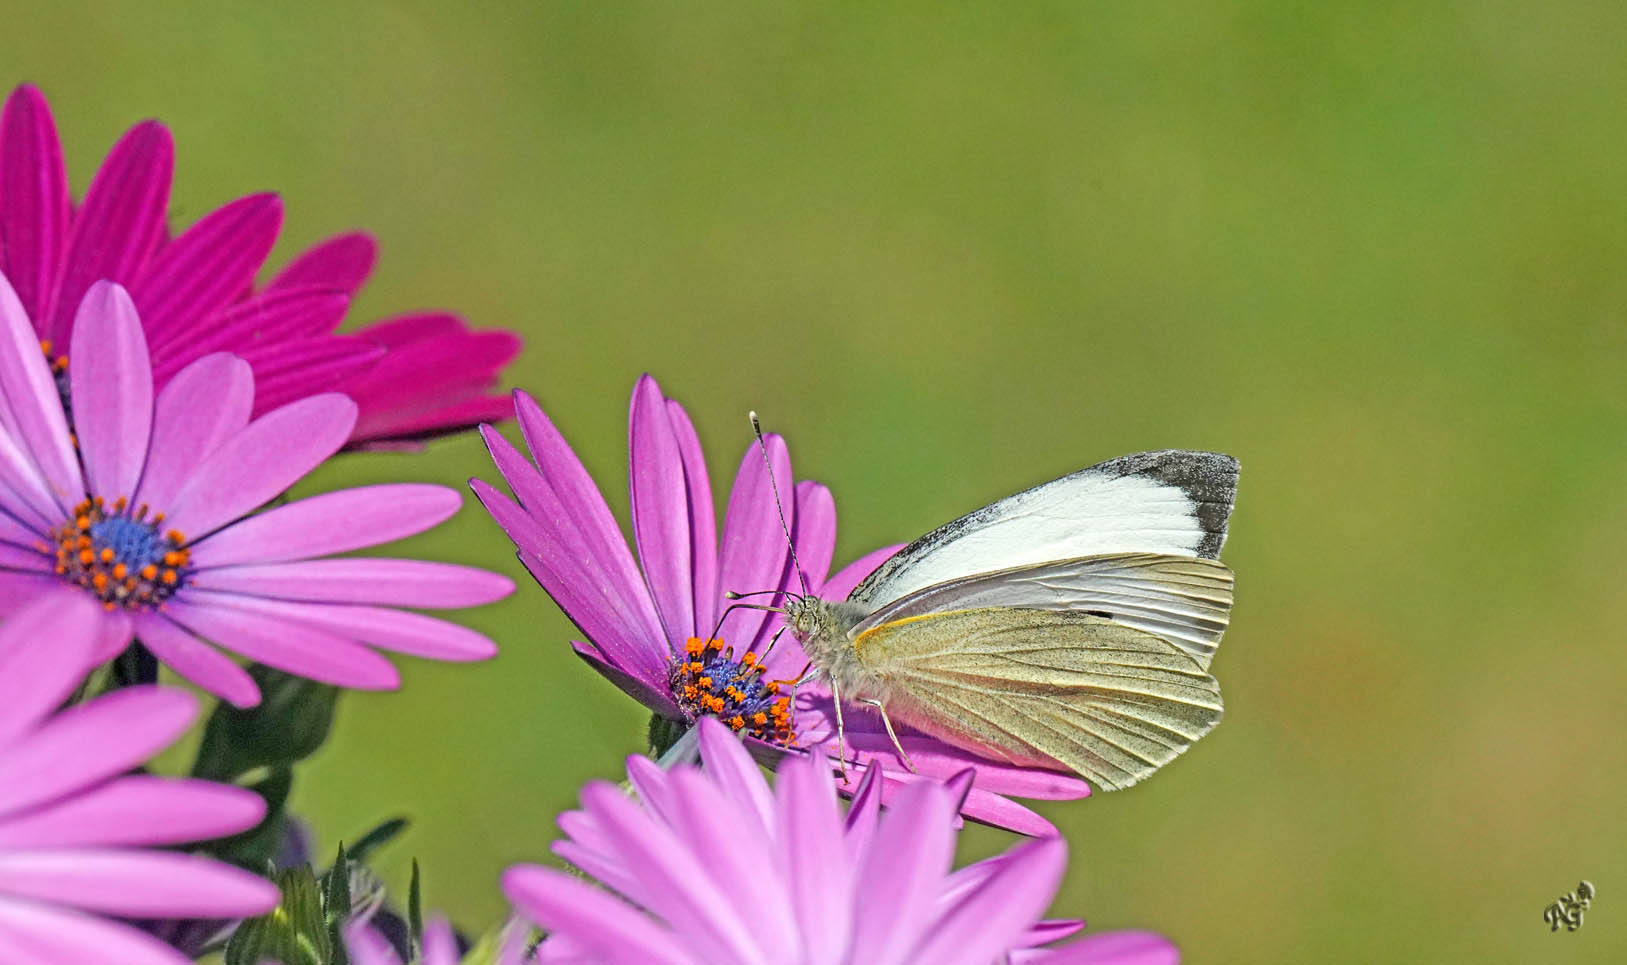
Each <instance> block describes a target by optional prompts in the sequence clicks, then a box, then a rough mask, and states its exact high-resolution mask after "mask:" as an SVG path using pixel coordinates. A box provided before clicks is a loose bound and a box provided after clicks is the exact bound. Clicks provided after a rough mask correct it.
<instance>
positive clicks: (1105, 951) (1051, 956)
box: [1033, 931, 1181, 965]
mask: <svg viewBox="0 0 1627 965" xmlns="http://www.w3.org/2000/svg"><path fill="white" fill-rule="evenodd" d="M1180 960H1181V952H1180V949H1178V948H1176V947H1175V944H1174V943H1173V942H1171V941H1170V940H1169V939H1167V938H1165V937H1164V936H1162V935H1158V934H1155V933H1153V932H1145V931H1112V932H1103V933H1102V934H1100V935H1089V936H1087V937H1085V938H1082V939H1080V940H1079V941H1076V942H1073V943H1071V944H1068V945H1064V946H1062V947H1061V948H1056V949H1046V950H1045V954H1044V956H1043V957H1036V958H1035V959H1033V961H1034V962H1035V963H1036V965H1038V963H1043V965H1178V963H1179V962H1180Z"/></svg>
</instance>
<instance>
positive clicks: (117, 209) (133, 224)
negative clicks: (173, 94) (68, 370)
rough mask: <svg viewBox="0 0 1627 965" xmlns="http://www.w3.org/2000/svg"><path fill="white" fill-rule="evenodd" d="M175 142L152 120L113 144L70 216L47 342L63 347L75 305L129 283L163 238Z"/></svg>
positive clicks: (47, 330) (164, 129) (136, 127)
mask: <svg viewBox="0 0 1627 965" xmlns="http://www.w3.org/2000/svg"><path fill="white" fill-rule="evenodd" d="M174 167H175V143H174V142H173V141H172V140H171V139H170V134H169V131H168V130H167V129H166V128H165V127H164V125H162V124H160V123H158V122H157V121H145V122H143V123H141V124H137V125H136V126H135V127H133V128H131V129H130V130H129V132H127V133H126V134H125V135H124V137H122V138H120V139H119V143H118V144H116V145H114V146H113V150H112V152H111V153H109V154H108V156H107V160H106V161H103V162H102V167H101V169H100V170H98V171H97V172H96V177H95V178H93V179H92V180H91V182H90V189H89V190H87V191H86V192H85V200H84V203H82V204H81V205H80V206H79V210H78V211H77V212H75V214H74V219H73V230H72V232H71V233H70V235H69V238H68V251H67V254H66V255H65V256H64V260H63V268H62V277H61V279H60V280H59V281H58V282H57V290H56V296H55V298H54V299H53V301H52V308H51V310H50V318H51V323H50V326H49V327H48V328H47V329H46V331H45V337H46V338H48V339H51V340H52V341H53V342H56V343H58V344H63V343H65V342H66V340H67V335H68V331H69V326H70V325H71V324H72V322H73V316H74V313H75V312H76V311H77V310H78V308H79V302H80V300H81V299H82V298H84V296H85V292H86V291H88V290H89V289H90V286H91V285H92V284H93V283H95V282H97V281H102V280H107V281H112V282H118V283H119V284H121V285H128V284H130V283H131V282H133V281H134V280H135V279H136V277H137V275H138V274H139V273H140V271H141V268H142V266H143V265H144V264H145V263H146V260H147V258H148V257H149V256H150V255H151V254H152V253H153V250H154V249H155V248H156V247H157V245H158V243H159V241H160V240H161V239H162V238H163V237H164V216H165V214H166V212H167V209H168V207H169V187H170V176H171V174H172V173H173V170H174Z"/></svg>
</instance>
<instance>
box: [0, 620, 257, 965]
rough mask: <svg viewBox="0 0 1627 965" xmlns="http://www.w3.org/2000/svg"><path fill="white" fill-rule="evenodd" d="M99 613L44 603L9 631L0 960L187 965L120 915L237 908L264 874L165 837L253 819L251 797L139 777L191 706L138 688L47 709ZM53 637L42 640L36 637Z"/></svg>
mask: <svg viewBox="0 0 1627 965" xmlns="http://www.w3.org/2000/svg"><path fill="white" fill-rule="evenodd" d="M98 612H99V611H98V608H97V607H96V606H95V605H94V604H93V603H92V602H91V601H90V600H89V599H70V600H66V601H41V602H40V603H37V604H35V605H34V606H32V607H29V608H28V609H26V610H23V611H21V612H19V613H18V614H16V615H14V616H13V617H11V618H10V619H9V620H7V621H6V622H5V624H4V625H3V626H0V961H5V962H8V963H15V965H30V963H33V965H46V963H60V962H121V963H130V965H148V963H164V965H173V963H178V962H185V961H187V959H186V958H185V957H184V956H183V955H181V953H180V952H178V951H176V950H175V949H173V948H171V947H170V946H168V945H166V944H164V943H163V942H161V941H159V940H158V939H157V938H154V937H153V936H152V935H150V934H148V933H146V932H143V931H141V930H139V929H137V928H134V927H132V926H130V925H127V924H123V923H120V922H117V921H113V920H110V919H109V918H104V917H101V916H104V915H107V916H115V917H120V918H153V917H181V918H237V917H242V916H246V915H258V914H262V913H264V912H266V911H268V910H270V909H271V908H272V907H273V906H274V905H276V903H277V898H278V895H277V889H276V887H275V886H274V885H272V884H271V882H269V881H266V880H265V879H263V878H259V877H256V876H255V875H251V874H249V873H248V872H246V871H241V870H239V869H237V868H233V867H230V866H229V865H224V864H220V863H218V862H215V861H211V860H208V859H205V858H200V857H195V856H193V855H188V854H184V853H181V852H177V851H171V850H158V849H159V848H160V847H162V846H166V845H175V844H184V843H186V842H190V841H201V840H208V839H210V838H218V837H223V836H225V835H228V834H234V833H236V832H238V831H242V830H245V829H247V828H251V827H253V826H254V825H256V824H258V823H259V822H260V820H261V819H262V818H263V817H264V816H265V802H264V801H263V800H261V798H260V796H259V795H258V794H255V793H253V792H251V791H248V790H245V789H242V788H236V787H228V786H226V785H222V784H213V783H210V782H208V781H198V780H192V779H179V778H161V777H153V776H150V775H146V774H130V773H128V772H129V771H130V770H131V769H132V768H134V767H136V766H138V765H140V764H142V763H143V762H145V761H146V760H147V759H148V758H150V757H151V756H152V755H153V754H155V753H157V752H158V751H159V750H161V749H163V748H164V747H167V746H168V745H169V744H170V743H172V742H173V741H174V740H175V739H176V738H177V737H179V736H180V735H181V734H182V733H184V732H185V731H186V729H187V728H188V726H190V725H191V723H192V720H193V718H194V717H195V716H196V715H197V711H198V702H197V700H196V698H194V697H192V696H191V695H190V694H188V693H186V692H185V691H182V690H178V689H175V688H172V687H131V688H129V689H126V690H121V691H119V692H117V693H114V694H111V695H109V696H106V697H101V698H98V699H96V700H92V701H89V702H88V703H84V704H81V705H79V706H76V707H72V708H70V709H68V710H64V711H62V712H61V713H58V714H55V715H54V716H53V715H52V713H51V712H52V710H53V709H54V708H55V707H57V706H58V705H60V704H61V703H62V702H63V701H64V700H65V699H66V698H67V697H68V695H69V693H70V692H72V690H73V688H74V686H75V685H76V684H77V683H78V682H79V680H80V678H81V677H83V676H84V670H85V666H86V664H87V662H88V660H89V658H90V652H91V650H92V649H93V648H94V646H95V641H94V633H95V631H96V626H97V623H98V622H99V621H98ZM41 640H45V641H46V642H47V643H48V644H49V645H48V646H41V645H39V644H40V641H41Z"/></svg>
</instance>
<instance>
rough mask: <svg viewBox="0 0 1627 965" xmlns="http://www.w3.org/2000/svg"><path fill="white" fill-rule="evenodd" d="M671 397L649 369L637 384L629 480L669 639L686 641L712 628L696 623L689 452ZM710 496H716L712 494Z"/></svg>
mask: <svg viewBox="0 0 1627 965" xmlns="http://www.w3.org/2000/svg"><path fill="white" fill-rule="evenodd" d="M666 403H667V400H666V398H665V397H663V396H662V395H661V388H660V387H659V386H658V385H656V383H655V380H654V379H652V378H650V377H649V376H648V375H643V376H640V377H639V380H638V383H637V384H636V385H635V386H634V387H633V402H632V407H631V409H630V411H629V413H628V416H627V449H628V452H629V453H631V456H630V460H631V461H630V466H629V479H628V485H629V488H630V490H631V496H632V516H633V541H634V542H635V543H636V544H637V546H638V559H639V562H640V563H642V564H643V567H644V579H645V581H646V582H647V583H648V584H649V587H650V596H651V597H652V598H654V600H655V609H656V612H658V613H659V614H660V615H661V626H662V627H663V628H664V629H665V630H666V638H667V641H668V642H669V643H670V644H672V645H673V646H674V647H675V648H681V647H682V646H683V641H684V640H685V639H687V638H689V637H693V636H698V635H700V634H702V633H706V632H708V631H710V630H711V627H706V628H704V629H697V628H696V626H695V596H694V593H695V589H694V587H695V583H694V570H693V568H692V567H691V565H690V563H691V557H692V552H691V549H690V545H691V542H690V541H691V529H690V516H689V503H690V495H689V492H688V489H687V486H686V483H685V478H684V465H683V457H682V455H680V453H679V449H678V439H677V437H676V435H675V433H674V432H673V428H672V420H671V419H670V418H669V417H668V415H667V405H666ZM707 498H708V499H709V498H711V496H710V494H709V493H708V494H707Z"/></svg>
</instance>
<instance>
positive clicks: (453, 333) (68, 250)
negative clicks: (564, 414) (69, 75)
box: [0, 85, 520, 446]
mask: <svg viewBox="0 0 1627 965" xmlns="http://www.w3.org/2000/svg"><path fill="white" fill-rule="evenodd" d="M174 162H175V145H174V143H173V141H172V140H171V138H170V134H169V131H168V130H167V129H166V128H165V127H164V126H163V125H162V124H160V123H158V122H157V121H146V122H144V123H141V124H138V125H136V126H135V127H133V128H131V129H130V131H129V132H128V133H126V134H125V135H124V137H123V138H122V139H121V140H120V141H119V143H118V144H117V145H115V146H114V148H113V150H112V151H111V152H110V153H109V154H108V157H107V160H106V161H105V162H104V163H103V164H102V167H101V170H100V171H98V172H97V173H96V176H95V177H94V178H92V179H91V183H90V188H89V189H88V190H87V191H86V192H85V196H84V198H83V200H81V201H80V203H79V204H78V205H74V204H73V203H72V202H71V200H70V199H69V196H68V177H67V171H66V169H65V168H64V167H63V163H62V148H61V146H60V144H59V143H58V141H57V132H56V124H55V122H54V121H53V120H52V118H51V109H50V105H48V104H47V103H46V101H45V98H44V97H43V96H42V95H41V94H40V92H39V91H38V90H36V89H35V88H33V87H31V86H27V85H24V86H22V87H19V88H17V89H16V90H15V91H14V92H13V93H12V95H11V97H10V99H9V100H7V102H6V106H5V111H4V115H3V116H0V272H3V273H4V274H5V275H6V277H7V278H9V279H10V280H11V284H12V287H13V288H14V289H15V290H16V292H17V297H18V300H19V302H20V304H21V305H22V307H23V310H24V311H25V312H26V313H27V314H28V317H29V319H30V320H31V321H32V322H33V325H34V329H35V331H37V332H38V334H39V339H40V340H41V341H42V342H43V343H45V346H46V352H47V353H49V354H50V355H51V357H52V358H53V360H55V359H58V358H60V357H61V355H62V352H63V350H64V349H67V348H68V347H69V346H68V336H69V332H70V331H71V328H72V325H73V318H74V313H75V312H76V311H77V310H78V308H79V303H80V301H81V299H83V297H84V295H85V293H86V292H88V291H89V290H90V286H91V285H92V284H93V283H95V282H96V281H99V280H104V279H105V280H108V281H114V282H118V283H119V284H121V285H123V286H124V287H125V288H127V289H128V290H129V291H130V295H131V297H132V298H133V299H134V301H135V304H136V307H137V308H138V309H139V310H140V313H141V317H142V320H143V324H144V325H145V326H146V330H147V341H148V344H149V347H150V349H151V353H152V362H153V368H154V372H155V376H154V377H155V384H156V385H157V387H158V388H159V389H162V388H163V387H164V386H165V385H166V384H168V383H169V381H170V380H171V379H173V378H175V377H176V376H177V375H178V374H179V373H180V372H181V370H182V369H184V368H186V366H187V365H189V364H190V363H192V362H194V361H196V360H197V359H199V358H202V357H203V356H205V355H207V354H209V353H211V352H220V351H227V352H233V353H235V354H237V355H240V356H242V357H243V358H244V360H246V361H247V362H248V363H249V366H250V368H252V369H253V370H254V377H255V385H256V389H257V391H256V393H255V400H254V414H255V415H260V414H262V413H265V412H269V411H271V410H272V409H274V408H277V407H278V406H280V405H283V404H284V403H286V402H291V401H293V400H295V399H300V398H304V397H305V396H308V395H313V394H315V393H318V392H327V391H333V390H337V391H340V392H343V393H345V394H346V395H349V396H350V397H351V398H352V399H354V400H355V401H356V404H357V405H358V406H359V407H360V412H359V414H358V416H357V418H356V420H355V424H354V425H353V426H352V427H351V433H350V436H349V437H348V440H347V441H348V444H350V445H352V446H355V445H362V444H369V445H379V444H392V445H394V444H402V443H404V442H410V441H412V440H416V439H423V438H426V437H429V436H434V435H441V434H444V433H447V432H455V431H459V430H461V429H467V428H470V427H472V426H474V425H475V424H477V423H479V422H483V421H492V420H496V419H501V418H504V417H506V415H507V412H508V404H507V401H508V400H507V399H506V398H505V397H504V396H502V395H493V394H492V393H491V390H492V388H493V387H494V386H495V385H496V384H497V379H498V376H499V374H500V373H501V371H502V369H503V366H505V365H507V364H508V362H509V361H511V360H512V359H513V358H514V356H515V355H516V354H517V353H518V352H519V349H520V339H519V336H517V335H515V334H514V333H513V332H510V331H506V330H491V331H479V332H476V331H471V330H470V329H469V326H468V324H467V323H466V322H464V321H463V319H461V318H459V317H458V316H456V315H451V314H447V313H443V312H419V313H413V314H409V315H403V316H401V317H399V318H395V319H392V320H388V321H384V322H379V323H376V324H373V325H369V326H365V327H363V328H360V329H357V330H356V331H355V332H353V333H351V334H349V335H335V334H334V330H335V329H336V328H337V327H338V326H339V324H340V322H342V321H343V320H344V316H345V311H346V309H347V308H348V307H349V305H350V301H351V298H352V297H353V296H354V295H355V294H356V292H357V290H358V289H359V288H361V286H362V284H363V282H365V281H366V280H367V276H368V275H369V274H370V273H371V272H372V269H373V263H374V260H375V257H376V254H377V252H376V246H375V245H374V242H373V239H372V238H370V237H368V236H367V235H363V234H348V235H342V236H340V237H337V238H334V239H332V240H330V241H327V242H324V243H323V244H319V245H317V246H316V247H314V248H312V249H310V250H309V251H307V252H305V253H304V254H302V255H299V256H297V257H296V258H295V259H294V261H293V262H292V263H291V264H290V265H289V266H288V267H287V268H285V269H284V270H283V271H282V273H281V274H279V275H277V277H276V278H275V279H274V280H272V282H271V283H270V284H269V285H266V286H265V287H263V288H260V289H258V290H257V289H256V287H255V283H254V282H255V276H256V275H257V274H258V273H259V272H260V269H261V267H262V266H263V265H264V263H265V260H266V256H267V255H269V254H270V252H271V247H272V245H273V244H274V243H275V242H276V240H277V234H278V232H279V230H280V229H281V227H282V202H281V201H280V200H279V199H278V197H277V196H276V195H274V194H256V195H252V196H250V197H246V198H241V199H239V200H237V201H233V202H231V203H230V204H227V205H225V206H224V207H222V208H220V209H219V210H216V211H214V212H211V213H210V214H207V215H205V216H204V217H203V218H202V219H200V220H199V221H198V222H197V223H196V224H194V225H193V226H192V227H191V228H189V229H187V230H186V231H184V232H182V233H181V234H180V235H179V236H177V237H174V238H171V237H170V235H169V231H168V228H167V226H166V224H165V218H166V216H167V209H168V205H169V190H170V177H171V174H172V172H173V168H174ZM69 355H70V358H71V353H69Z"/></svg>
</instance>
